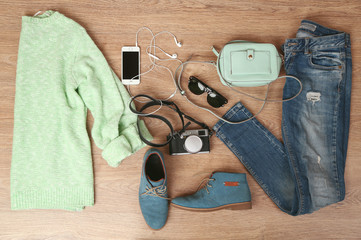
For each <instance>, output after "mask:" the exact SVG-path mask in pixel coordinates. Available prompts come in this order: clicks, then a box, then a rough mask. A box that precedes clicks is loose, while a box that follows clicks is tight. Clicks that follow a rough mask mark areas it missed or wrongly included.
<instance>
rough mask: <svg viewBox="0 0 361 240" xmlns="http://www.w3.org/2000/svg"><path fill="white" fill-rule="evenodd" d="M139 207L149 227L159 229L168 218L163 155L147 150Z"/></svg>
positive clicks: (140, 186)
mask: <svg viewBox="0 0 361 240" xmlns="http://www.w3.org/2000/svg"><path fill="white" fill-rule="evenodd" d="M143 161H144V162H143V168H142V176H141V178H140V185H139V205H140V209H141V210H142V214H143V217H144V219H145V221H146V222H147V224H148V225H149V227H151V228H153V229H156V230H157V229H161V228H162V227H163V226H164V225H165V222H166V221H167V218H168V194H167V173H166V170H165V166H164V158H163V154H162V153H161V152H160V151H158V150H157V149H149V150H148V151H147V152H146V154H145V155H144V160H143Z"/></svg>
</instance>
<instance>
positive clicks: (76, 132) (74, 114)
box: [11, 11, 151, 210]
mask: <svg viewBox="0 0 361 240" xmlns="http://www.w3.org/2000/svg"><path fill="white" fill-rule="evenodd" d="M16 75H17V76H16V96H15V110H14V112H15V116H14V118H15V119H14V138H13V156H12V164H11V208H12V209H31V208H42V209H53V208H56V209H67V210H81V209H82V208H84V206H90V205H93V204H94V190H93V168H92V159H91V149H90V141H89V137H88V134H87V131H86V115H87V109H89V110H90V111H91V113H92V115H93V117H94V125H93V128H92V131H91V133H92V137H93V139H94V142H95V144H96V145H97V146H98V147H99V148H101V149H102V150H103V152H102V156H103V158H104V159H105V160H106V161H107V162H108V164H109V165H110V166H112V167H116V166H118V165H119V163H120V162H121V161H122V160H123V159H124V158H126V157H127V156H129V155H131V154H132V153H134V152H136V151H137V150H139V149H140V148H142V147H144V143H143V142H142V141H141V140H140V138H139V135H138V132H137V128H136V121H137V116H136V115H134V114H132V113H131V112H130V110H129V108H128V103H129V99H130V97H129V94H128V92H127V91H126V90H125V88H124V86H123V85H122V84H121V83H120V81H119V79H118V77H117V76H116V75H115V74H114V72H113V71H112V69H111V68H110V67H109V65H108V63H107V61H106V60H105V58H104V56H103V55H102V53H101V52H100V51H99V49H98V48H97V46H96V45H95V44H94V42H93V41H92V40H91V38H90V37H89V36H88V34H87V33H86V31H85V30H84V29H83V28H82V27H81V26H80V25H78V24H77V23H75V22H74V21H72V20H71V19H69V18H67V17H65V16H64V15H62V14H60V13H59V12H54V11H47V12H45V13H44V14H42V15H40V16H36V17H23V18H22V29H21V34H20V43H19V54H18V65H17V73H16ZM141 131H142V132H144V133H145V134H147V138H149V139H150V138H151V136H150V134H149V132H148V130H147V129H146V127H145V125H144V123H143V122H141Z"/></svg>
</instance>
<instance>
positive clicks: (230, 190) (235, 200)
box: [171, 172, 252, 211]
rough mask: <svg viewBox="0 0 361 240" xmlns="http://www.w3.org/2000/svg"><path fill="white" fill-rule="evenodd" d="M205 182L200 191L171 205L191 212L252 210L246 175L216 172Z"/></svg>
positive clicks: (174, 201)
mask: <svg viewBox="0 0 361 240" xmlns="http://www.w3.org/2000/svg"><path fill="white" fill-rule="evenodd" d="M204 181H205V182H206V183H205V185H204V186H203V188H201V189H200V190H199V191H197V192H196V193H194V194H193V195H189V196H185V197H177V198H174V199H173V200H172V202H171V205H172V206H174V207H178V208H181V209H185V210H191V211H214V210H219V209H222V208H227V209H232V210H242V209H250V208H252V204H251V193H250V190H249V187H248V184H247V179H246V174H245V173H225V172H215V173H213V174H212V175H211V177H210V178H206V179H204V180H203V181H202V183H203V182H204ZM202 183H201V184H202ZM201 184H200V185H201Z"/></svg>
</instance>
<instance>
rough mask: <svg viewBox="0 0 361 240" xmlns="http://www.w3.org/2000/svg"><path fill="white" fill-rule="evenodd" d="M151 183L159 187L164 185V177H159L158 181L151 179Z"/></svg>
mask: <svg viewBox="0 0 361 240" xmlns="http://www.w3.org/2000/svg"><path fill="white" fill-rule="evenodd" d="M149 182H150V184H152V186H153V187H158V186H161V185H163V183H164V178H161V179H159V180H158V181H152V180H151V179H149Z"/></svg>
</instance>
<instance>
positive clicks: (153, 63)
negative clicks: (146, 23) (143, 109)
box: [127, 27, 182, 114]
mask: <svg viewBox="0 0 361 240" xmlns="http://www.w3.org/2000/svg"><path fill="white" fill-rule="evenodd" d="M143 29H145V30H148V31H149V32H150V33H151V35H152V39H151V41H150V44H149V46H148V47H147V48H146V53H147V55H148V57H149V61H150V63H151V66H150V67H149V69H148V70H147V71H146V72H143V73H140V74H138V75H136V76H134V77H133V78H132V79H134V78H136V77H139V76H143V75H145V74H147V73H150V72H151V71H153V70H154V68H155V67H160V68H164V69H166V70H167V71H168V72H169V74H170V76H171V78H172V80H173V82H174V85H175V90H174V92H173V93H172V94H171V95H169V96H168V97H167V98H165V99H159V100H169V99H171V98H172V97H174V96H175V95H176V93H177V91H178V88H177V83H176V81H175V78H174V76H173V72H172V71H171V70H170V69H169V68H168V67H166V66H164V65H160V64H157V62H156V61H157V60H158V61H163V62H165V61H171V60H176V61H178V62H179V63H182V61H180V60H179V59H177V58H176V57H177V56H176V55H175V58H173V56H174V55H173V56H171V55H170V54H168V53H166V52H165V51H164V50H163V49H162V48H160V47H158V46H156V44H155V41H156V37H157V36H159V35H160V34H164V33H168V34H170V35H171V36H172V37H173V38H174V40H175V42H176V44H177V46H179V47H180V46H181V43H180V42H177V40H176V36H175V35H174V34H173V33H171V32H169V31H161V32H158V33H157V34H153V32H152V30H151V29H150V28H148V27H141V28H139V29H138V31H137V33H136V40H135V45H136V46H137V47H138V35H139V32H140V31H141V30H143ZM152 48H153V52H152V51H149V49H152ZM156 49H159V50H160V51H161V52H163V53H164V54H165V55H167V56H169V57H170V59H160V58H158V57H156ZM127 89H128V92H129V94H130V95H131V96H132V97H133V94H132V93H131V90H130V85H127ZM135 101H137V102H142V103H144V102H146V101H142V100H139V99H135ZM161 107H162V105H161V106H160V107H159V108H158V109H156V110H155V111H154V112H152V113H155V112H157V111H159V110H160V109H161ZM149 114H151V113H149Z"/></svg>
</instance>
